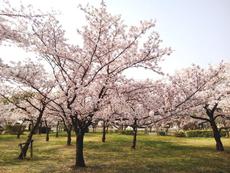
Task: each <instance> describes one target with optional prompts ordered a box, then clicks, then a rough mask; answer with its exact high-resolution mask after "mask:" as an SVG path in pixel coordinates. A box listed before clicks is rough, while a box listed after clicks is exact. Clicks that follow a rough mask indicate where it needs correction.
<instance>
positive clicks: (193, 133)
mask: <svg viewBox="0 0 230 173" xmlns="http://www.w3.org/2000/svg"><path fill="white" fill-rule="evenodd" d="M186 136H187V137H213V131H212V130H189V131H186ZM221 136H222V137H224V136H226V131H221Z"/></svg>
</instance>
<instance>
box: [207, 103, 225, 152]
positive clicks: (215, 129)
mask: <svg viewBox="0 0 230 173" xmlns="http://www.w3.org/2000/svg"><path fill="white" fill-rule="evenodd" d="M217 106H218V103H216V104H215V105H214V106H213V108H212V109H210V108H209V105H208V104H207V105H205V106H204V109H205V110H206V114H207V115H208V117H209V123H210V125H211V127H212V131H213V136H214V138H215V141H216V151H224V146H223V144H222V142H221V135H220V130H219V129H218V127H217V125H216V122H215V118H214V112H215V111H216V109H217Z"/></svg>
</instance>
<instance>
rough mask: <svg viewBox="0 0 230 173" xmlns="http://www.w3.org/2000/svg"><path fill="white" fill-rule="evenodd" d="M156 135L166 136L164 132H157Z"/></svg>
mask: <svg viewBox="0 0 230 173" xmlns="http://www.w3.org/2000/svg"><path fill="white" fill-rule="evenodd" d="M157 135H159V136H166V132H165V131H159V132H158V133H157Z"/></svg>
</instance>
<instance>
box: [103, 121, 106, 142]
mask: <svg viewBox="0 0 230 173" xmlns="http://www.w3.org/2000/svg"><path fill="white" fill-rule="evenodd" d="M105 135H106V123H105V121H103V128H102V142H105Z"/></svg>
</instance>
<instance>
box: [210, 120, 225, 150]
mask: <svg viewBox="0 0 230 173" xmlns="http://www.w3.org/2000/svg"><path fill="white" fill-rule="evenodd" d="M210 123H211V127H212V131H213V136H214V138H215V141H216V151H224V146H223V144H222V142H221V134H220V131H219V130H218V127H217V125H216V122H215V121H211V122H210Z"/></svg>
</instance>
